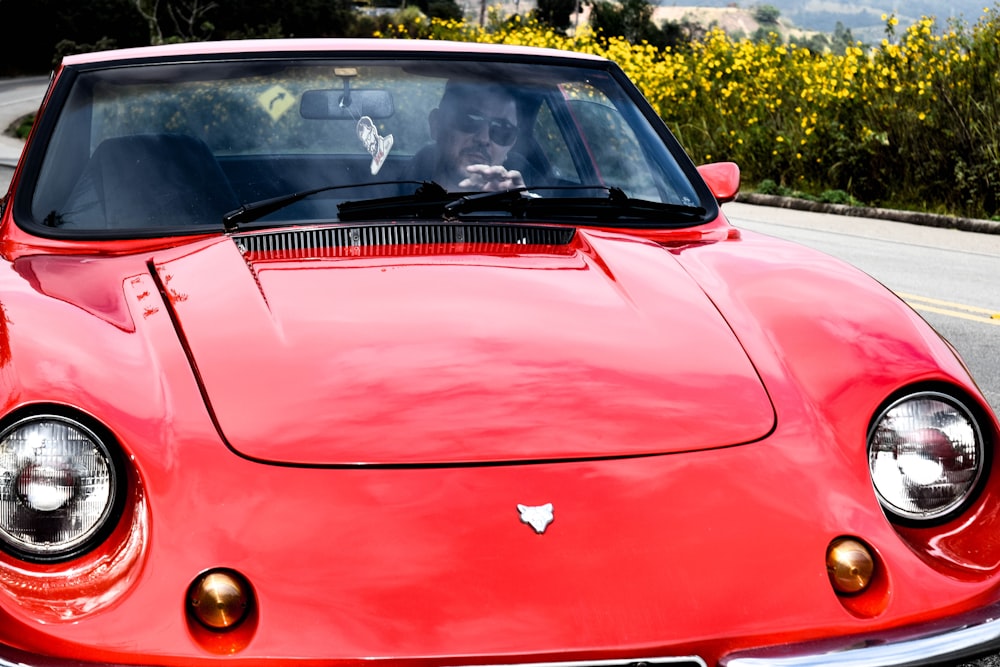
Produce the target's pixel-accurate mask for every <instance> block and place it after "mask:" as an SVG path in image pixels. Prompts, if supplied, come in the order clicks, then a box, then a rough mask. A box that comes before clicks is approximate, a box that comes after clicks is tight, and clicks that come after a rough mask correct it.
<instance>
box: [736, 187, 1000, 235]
mask: <svg viewBox="0 0 1000 667" xmlns="http://www.w3.org/2000/svg"><path fill="white" fill-rule="evenodd" d="M736 201H738V202H741V203H744V204H757V205H759V206H775V207H778V208H788V209H793V210H797V211H810V212H814V213H830V214H833V215H845V216H851V217H856V218H874V219H876V220H890V221H893V222H907V223H910V224H913V225H923V226H925V227H943V228H946V229H957V230H960V231H963V232H978V233H980V234H1000V222H996V221H994V220H977V219H975V218H954V217H951V216H947V215H936V214H933V213H917V212H913V211H897V210H893V209H888V208H874V207H870V206H846V205H844V204H825V203H823V202H816V201H810V200H808V199H796V198H794V197H780V196H778V195H762V194H757V193H754V192H747V193H740V194H739V195H738V196H737V197H736Z"/></svg>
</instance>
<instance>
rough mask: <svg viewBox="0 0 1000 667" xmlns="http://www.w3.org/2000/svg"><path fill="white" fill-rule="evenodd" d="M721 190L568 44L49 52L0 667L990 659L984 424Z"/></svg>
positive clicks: (975, 404) (9, 211) (995, 554)
mask: <svg viewBox="0 0 1000 667" xmlns="http://www.w3.org/2000/svg"><path fill="white" fill-rule="evenodd" d="M738 187H739V172H738V169H737V167H736V166H735V165H733V164H728V163H721V164H710V165H703V166H700V167H697V168H696V167H695V166H694V165H693V164H692V162H691V161H690V160H689V159H688V157H686V156H685V154H684V152H683V151H682V149H681V147H680V146H679V145H678V143H677V141H676V140H675V139H674V138H673V137H672V136H671V135H670V133H669V132H668V130H667V128H666V127H665V126H664V124H663V123H662V122H661V120H660V119H659V118H658V117H657V116H656V114H655V113H654V111H653V110H652V108H651V107H650V106H649V105H648V104H647V102H646V101H644V99H643V98H642V96H641V95H640V93H639V92H638V90H637V89H636V87H635V86H633V85H632V84H631V83H630V82H629V81H628V80H627V79H626V77H625V76H624V75H623V73H622V71H621V70H620V69H619V68H618V66H616V65H615V64H613V63H612V62H608V61H606V60H603V59H600V58H597V57H592V56H588V55H581V54H574V53H564V52H558V51H547V50H541V49H534V48H519V47H503V46H476V45H471V44H460V45H459V44H448V43H444V42H431V41H428V42H419V41H390V40H384V41H350V40H302V41H280V40H266V41H251V42H228V43H214V44H213V43H201V44H186V45H170V46H163V47H155V48H147V49H135V50H122V51H109V52H103V53H93V54H87V55H79V56H73V57H69V58H67V59H66V60H64V61H63V64H62V65H61V66H60V67H59V68H58V70H57V71H56V72H55V76H54V78H53V80H52V84H51V87H50V89H49V91H48V93H47V95H46V98H45V101H44V103H43V105H42V108H41V110H40V113H39V115H38V117H37V121H36V123H35V125H34V130H33V134H32V136H31V137H30V138H29V141H28V144H27V146H26V149H25V152H24V156H23V158H22V161H21V164H20V165H19V166H18V168H17V170H16V172H15V174H14V177H13V180H12V184H11V189H10V191H9V194H8V195H7V197H6V199H5V200H4V205H3V209H2V215H3V217H2V229H0V233H2V239H0V243H2V248H3V253H2V260H0V307H2V310H3V312H2V317H0V326H2V328H3V330H2V335H0V387H2V390H0V396H2V404H0V665H8V666H9V665H27V666H30V667H54V666H57V665H58V666H70V665H72V666H74V667H83V666H84V665H92V664H101V665H112V664H113V665H185V666H198V665H212V664H226V665H233V666H239V667H243V666H246V667H251V666H253V667H262V666H264V665H269V664H289V665H296V666H302V667H308V666H318V665H333V666H337V667H361V666H363V665H373V664H374V665H387V666H392V667H457V666H474V665H475V666H498V665H504V666H511V665H532V666H536V667H537V666H545V667H552V666H553V665H559V666H560V667H562V666H572V667H576V666H580V667H640V666H642V667H646V666H657V667H658V666H661V665H671V666H673V667H693V666H695V665H700V666H703V667H704V666H708V665H712V666H714V665H725V666H727V667H751V666H756V665H777V666H799V665H851V666H860V665H932V664H940V665H944V664H954V663H955V662H957V661H960V660H962V659H966V658H968V659H971V658H974V657H977V656H981V655H985V654H989V653H992V652H995V651H997V650H998V648H1000V620H997V619H1000V537H998V536H1000V475H998V472H1000V471H998V469H997V466H998V463H997V457H996V448H997V444H998V439H1000V426H998V423H997V420H996V417H995V416H994V415H993V414H992V413H991V412H990V409H989V407H988V405H987V403H986V401H985V400H984V398H983V396H982V395H981V394H980V392H979V391H978V389H977V388H976V386H975V384H974V383H973V381H972V380H971V379H970V377H969V374H968V372H967V371H966V369H965V367H964V366H963V364H962V362H961V361H960V360H959V359H958V358H957V357H956V354H955V352H954V351H953V349H952V348H951V347H950V346H949V345H948V343H946V342H945V341H944V340H942V339H941V338H940V337H939V336H938V335H937V334H936V333H935V332H934V331H933V330H932V329H931V328H930V327H929V326H928V325H927V324H926V323H925V322H924V321H923V320H922V319H921V318H920V317H919V316H918V315H916V314H915V313H914V312H913V311H912V310H911V309H910V308H909V307H908V306H906V305H905V304H904V303H903V302H902V301H901V300H900V299H898V298H897V297H896V296H894V295H893V294H891V293H890V292H888V291H887V290H886V289H885V288H883V287H882V286H881V285H879V284H877V283H876V282H875V281H874V280H872V279H871V278H869V277H868V276H866V275H864V274H862V273H860V272H859V271H857V270H855V269H853V268H851V267H849V266H846V265H844V264H843V263H841V262H838V261H835V260H833V259H831V258H829V257H826V256H823V255H820V254H818V253H816V252H813V251H810V250H807V249H804V248H801V247H798V246H795V245H790V244H788V243H785V242H782V241H778V240H775V239H772V238H768V237H765V236H762V235H757V234H753V233H749V232H744V231H741V230H739V229H736V228H734V227H732V226H730V224H729V223H728V222H727V221H726V218H725V216H724V214H723V213H722V211H721V210H720V203H723V202H726V201H729V200H731V199H733V197H734V196H735V195H736V192H737V190H738ZM816 304H822V308H820V309H818V308H816V307H815V306H816Z"/></svg>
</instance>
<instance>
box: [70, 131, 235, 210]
mask: <svg viewBox="0 0 1000 667" xmlns="http://www.w3.org/2000/svg"><path fill="white" fill-rule="evenodd" d="M238 206H239V202H238V200H237V198H236V194H235V193H234V191H233V189H232V187H231V186H230V184H229V181H228V180H227V179H226V176H225V174H224V173H223V171H222V169H221V168H220V167H219V164H218V162H217V161H216V159H215V156H214V155H213V154H212V151H211V150H210V149H209V148H208V146H207V145H205V143H204V142H203V141H201V140H200V139H197V138H195V137H190V136H186V135H181V134H140V135H133V136H126V137H115V138H112V139H106V140H104V141H103V142H101V144H100V145H98V147H97V149H96V150H95V151H94V154H93V155H92V156H91V158H90V161H89V162H88V163H87V165H86V167H84V170H83V173H81V175H80V178H79V180H78V181H77V183H76V185H75V186H74V188H73V191H72V192H71V193H70V195H69V197H68V199H67V201H66V206H65V208H64V210H63V211H62V214H61V216H60V219H59V226H61V227H65V228H74V229H148V228H152V227H184V226H189V225H201V224H205V225H209V224H221V221H222V215H223V214H224V213H226V212H227V211H231V210H233V209H235V208H237V207H238Z"/></svg>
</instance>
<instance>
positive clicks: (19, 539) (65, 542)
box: [0, 415, 119, 560]
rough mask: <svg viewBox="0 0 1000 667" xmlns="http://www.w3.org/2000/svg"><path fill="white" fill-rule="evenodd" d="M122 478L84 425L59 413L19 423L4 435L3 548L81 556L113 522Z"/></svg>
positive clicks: (34, 555)
mask: <svg viewBox="0 0 1000 667" xmlns="http://www.w3.org/2000/svg"><path fill="white" fill-rule="evenodd" d="M118 477H119V473H118V471H117V470H116V468H115V464H114V460H113V459H112V456H111V452H110V451H109V449H108V447H107V446H106V445H105V444H104V443H103V442H102V441H101V439H100V438H99V437H98V436H97V435H95V434H94V432H93V431H91V430H90V429H88V428H87V427H86V426H84V425H83V424H81V423H79V422H77V421H75V420H72V419H68V418H65V417H60V416H53V415H44V416H34V417H29V418H26V419H23V420H21V421H19V422H17V423H15V424H14V425H12V426H10V427H9V428H7V429H5V430H4V431H3V432H2V433H0V547H6V548H7V550H8V551H11V552H12V553H14V554H16V555H18V556H20V557H22V558H27V559H29V560H58V559H61V558H69V557H72V556H74V555H77V554H79V553H80V552H81V551H83V550H85V549H86V548H87V547H88V546H90V544H91V541H92V540H94V539H95V538H96V537H97V536H98V535H99V534H101V531H102V529H103V528H105V527H106V526H107V525H108V523H109V521H110V520H111V518H112V515H113V514H114V507H115V505H116V501H117V500H119V498H118V495H119V493H118V481H119V480H118Z"/></svg>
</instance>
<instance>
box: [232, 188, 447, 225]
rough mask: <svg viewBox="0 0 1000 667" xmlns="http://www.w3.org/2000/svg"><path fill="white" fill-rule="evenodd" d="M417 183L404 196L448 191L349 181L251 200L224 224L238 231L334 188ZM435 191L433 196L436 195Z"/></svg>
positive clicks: (407, 197)
mask: <svg viewBox="0 0 1000 667" xmlns="http://www.w3.org/2000/svg"><path fill="white" fill-rule="evenodd" d="M407 183H409V184H412V185H417V186H418V187H417V189H416V191H415V193H414V194H413V195H407V196H405V197H403V198H404V199H410V198H413V197H423V196H425V195H426V193H427V191H434V189H435V188H436V189H437V191H439V192H440V196H439V197H438V199H440V198H442V197H443V196H444V195H445V194H446V193H445V190H444V188H442V187H441V186H440V185H438V184H437V183H426V182H423V181H379V182H375V183H347V184H341V185H324V186H321V187H318V188H312V189H310V190H302V191H300V192H290V193H288V194H285V195H279V196H277V197H271V198H269V199H261V200H259V201H255V202H251V203H249V204H244V205H243V206H240V207H239V208H238V209H235V210H232V211H230V212H229V213H226V214H225V215H223V216H222V225H223V226H224V227H225V230H226V231H227V232H233V231H236V229H237V228H238V227H239V225H241V224H243V223H247V222H254V221H255V220H260V219H261V218H263V217H264V216H265V215H269V214H271V213H274V212H275V211H280V210H281V209H283V208H285V207H287V206H291V205H292V204H294V203H295V202H297V201H301V200H303V199H305V198H306V197H310V196H312V195H315V194H319V193H320V192H330V191H332V190H345V189H348V188H365V187H376V186H386V185H405V184H407ZM436 194H437V192H434V193H433V194H432V195H431V196H434V195H436ZM375 201H378V200H375Z"/></svg>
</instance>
